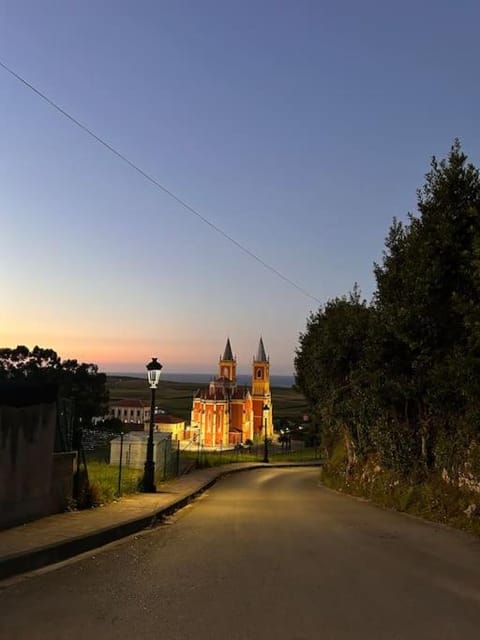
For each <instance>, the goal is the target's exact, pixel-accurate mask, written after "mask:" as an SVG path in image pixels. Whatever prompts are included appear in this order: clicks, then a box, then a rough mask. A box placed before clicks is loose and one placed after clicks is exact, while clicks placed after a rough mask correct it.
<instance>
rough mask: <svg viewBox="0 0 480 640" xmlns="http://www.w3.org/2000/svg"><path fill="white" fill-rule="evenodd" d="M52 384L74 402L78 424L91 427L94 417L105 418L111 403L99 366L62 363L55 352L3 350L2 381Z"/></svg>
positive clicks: (0, 361) (0, 362) (19, 348)
mask: <svg viewBox="0 0 480 640" xmlns="http://www.w3.org/2000/svg"><path fill="white" fill-rule="evenodd" d="M1 380H4V381H17V382H20V381H26V382H33V383H36V382H51V383H55V384H57V385H58V387H59V394H60V396H62V397H64V398H72V399H73V400H74V414H75V418H76V420H77V421H81V422H82V423H83V424H90V422H91V420H92V418H93V417H94V416H99V415H102V416H103V415H105V414H106V409H107V404H108V392H107V389H106V382H107V376H106V375H105V374H104V373H99V371H98V367H97V365H96V364H87V363H84V362H83V363H79V362H78V361H77V360H61V358H60V357H59V356H58V355H57V353H56V352H55V351H54V350H53V349H44V348H41V347H38V346H36V347H34V348H33V349H32V350H31V351H30V350H29V349H28V347H25V346H23V345H19V346H17V347H15V348H14V349H9V348H3V349H0V381H1Z"/></svg>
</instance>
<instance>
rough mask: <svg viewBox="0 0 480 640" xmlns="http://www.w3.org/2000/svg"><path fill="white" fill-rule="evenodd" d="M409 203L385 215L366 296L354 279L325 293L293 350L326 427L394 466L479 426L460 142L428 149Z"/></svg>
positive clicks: (478, 296) (479, 186)
mask: <svg viewBox="0 0 480 640" xmlns="http://www.w3.org/2000/svg"><path fill="white" fill-rule="evenodd" d="M417 209H418V211H417V213H416V214H415V215H412V214H409V216H408V219H407V222H406V223H402V222H399V221H397V220H395V219H394V220H393V223H392V226H391V228H390V230H389V233H388V235H387V238H386V241H385V250H384V254H383V259H382V261H381V263H380V264H376V265H374V274H375V278H376V285H377V286H376V290H375V293H374V296H373V300H372V302H371V303H370V304H367V303H366V302H362V301H360V296H359V292H358V290H357V289H355V290H354V292H353V293H352V294H350V295H349V296H347V297H342V298H337V299H335V300H331V301H329V302H327V303H326V304H325V305H324V306H323V307H322V308H320V309H319V311H318V312H317V314H315V315H312V316H311V317H310V318H309V319H308V320H307V327H306V331H305V332H304V333H302V334H301V336H300V341H299V347H298V349H297V355H296V359H295V367H296V377H297V384H298V386H299V387H300V389H301V390H302V391H303V393H304V394H305V395H306V397H307V399H308V400H309V401H310V403H311V404H312V406H313V407H314V408H316V411H317V415H318V418H319V420H321V422H322V424H323V425H324V426H325V432H328V431H330V432H332V430H333V432H334V433H336V434H337V436H338V435H339V434H340V433H342V434H344V435H345V434H346V435H347V436H348V441H349V446H350V449H351V451H350V453H351V455H352V456H353V457H354V456H355V455H357V454H358V453H361V454H364V453H365V454H367V453H374V454H375V455H378V456H379V457H380V458H381V459H382V460H383V462H384V463H385V464H388V465H390V466H392V467H396V468H399V469H401V470H404V471H408V470H411V469H412V468H413V467H415V466H416V465H418V464H421V465H425V466H427V467H429V466H435V465H441V464H444V463H445V459H446V457H448V459H449V461H450V462H452V460H453V458H455V455H454V453H455V452H454V451H453V449H454V448H455V450H456V451H457V452H458V450H459V443H461V446H462V447H468V446H470V444H471V442H472V439H474V440H475V439H477V438H478V437H479V435H480V434H479V426H478V425H479V424H480V421H479V418H480V405H479V398H480V376H479V374H480V349H479V346H480V305H479V302H480V178H479V172H478V170H477V169H476V168H475V167H474V166H473V165H472V164H470V163H468V161H467V157H466V155H465V154H464V153H463V151H462V149H461V146H460V143H459V142H458V141H455V143H454V144H453V146H452V148H451V150H450V153H449V155H448V157H447V158H446V159H445V160H442V161H437V159H436V158H433V160H432V163H431V166H430V171H429V172H428V173H427V175H426V178H425V184H424V185H423V187H422V188H421V189H419V190H418V200H417ZM453 442H455V446H453V444H452V446H450V443H453ZM460 448H461V447H460ZM452 456H453V458H452ZM457 457H458V459H460V457H459V456H457Z"/></svg>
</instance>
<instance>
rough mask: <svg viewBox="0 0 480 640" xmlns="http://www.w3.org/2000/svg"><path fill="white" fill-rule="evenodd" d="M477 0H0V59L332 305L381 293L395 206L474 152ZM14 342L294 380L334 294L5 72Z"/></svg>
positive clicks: (0, 314) (4, 166) (5, 279)
mask: <svg viewBox="0 0 480 640" xmlns="http://www.w3.org/2000/svg"><path fill="white" fill-rule="evenodd" d="M479 24H480V3H479V2H478V1H477V0H475V1H474V0H472V1H465V0H459V1H457V2H451V1H450V0H449V1H441V0H440V1H439V0H436V1H435V2H433V1H431V0H426V1H422V0H416V1H415V2H414V1H411V0H404V1H402V2H400V1H397V2H390V1H388V0H378V1H372V0H363V1H362V2H358V1H354V0H349V1H347V0H345V1H342V0H336V1H333V0H331V1H329V2H323V1H321V0H317V1H306V0H290V1H287V2H285V1H273V0H268V1H267V0H256V1H255V2H254V1H251V0H247V1H242V2H238V1H237V2H233V1H230V0H216V1H211V0H204V1H198V0H189V1H181V0H180V1H179V0H171V1H169V2H163V1H161V0H158V1H143V0H138V1H134V0H130V1H118V0H115V1H114V0H108V1H98V0H96V1H92V0H83V1H73V0H64V1H60V0H58V1H55V2H53V1H51V0H44V1H42V2H38V1H37V0H29V1H24V0H0V60H1V61H2V62H4V63H5V64H7V65H8V66H10V67H11V68H13V69H14V70H15V71H16V72H17V73H19V74H20V75H21V76H23V77H24V78H25V79H26V80H27V81H29V82H30V83H32V84H33V85H34V86H36V87H37V88H38V89H40V90H41V91H43V92H44V93H45V94H47V95H48V96H49V97H50V98H51V99H52V100H54V101H55V102H57V103H58V104H59V105H60V106H61V107H62V108H63V109H65V110H66V111H68V112H69V113H71V114H72V115H73V116H74V117H75V118H77V119H78V120H80V121H81V122H82V123H84V124H85V125H87V126H88V127H89V128H90V129H92V130H93V131H94V132H95V133H96V134H98V135H100V136H101V137H103V138H104V139H105V140H106V141H107V142H108V143H110V144H112V145H113V146H115V147H116V148H118V149H119V150H120V151H121V152H122V153H123V154H125V155H126V156H128V157H129V158H130V159H131V160H132V161H134V162H135V163H137V164H138V165H139V166H140V167H142V168H143V169H144V170H145V171H147V172H148V173H150V174H152V175H153V176H155V178H157V179H158V180H159V181H160V182H161V183H162V184H163V185H165V187H167V188H168V189H170V190H171V191H173V192H174V193H175V194H177V195H178V196H179V197H180V198H182V199H183V200H185V201H186V202H188V203H189V204H190V205H192V206H193V207H195V208H196V209H198V210H199V212H200V213H201V214H202V215H204V216H206V217H207V218H208V219H210V220H211V221H212V222H213V223H214V224H215V225H217V226H219V227H221V228H222V229H223V230H224V231H225V232H226V233H227V234H229V235H230V236H232V237H234V238H235V239H236V240H237V241H238V242H239V243H241V244H243V245H245V246H246V247H247V248H248V249H249V250H251V251H253V252H254V253H256V254H258V255H259V256H260V257H261V258H262V259H263V260H265V261H267V262H268V263H270V264H271V265H273V266H274V267H275V268H277V269H279V270H280V271H281V272H282V273H284V274H285V275H287V276H288V277H289V278H291V279H292V280H294V281H295V282H297V283H298V284H299V285H301V286H302V287H303V288H305V289H306V290H308V291H309V292H310V293H311V294H312V295H313V296H315V297H316V298H318V299H319V300H321V301H326V300H327V299H328V298H330V297H335V296H337V295H342V294H344V293H346V292H348V291H349V290H350V289H351V288H352V286H353V284H354V282H355V281H357V282H358V283H359V286H360V287H361V289H362V292H363V294H364V295H365V297H366V298H367V299H368V298H370V296H371V294H372V291H373V287H374V281H373V276H372V263H373V261H374V260H379V259H380V258H381V254H382V249H383V243H384V238H385V235H386V233H387V231H388V227H389V225H390V223H391V220H392V217H393V216H397V217H398V218H401V219H403V218H405V216H406V213H407V212H408V211H409V210H414V208H415V202H416V195H415V192H416V189H417V187H419V186H420V185H421V184H422V183H423V176H424V174H425V173H426V172H427V171H428V168H429V162H430V158H431V156H432V155H434V154H435V155H437V156H439V157H444V156H445V155H446V154H447V153H448V150H449V148H450V146H451V144H452V141H453V139H454V138H455V137H456V136H458V137H459V138H460V139H461V141H462V143H463V147H464V150H465V152H466V153H467V154H468V155H469V157H470V159H471V160H472V162H473V163H474V164H476V165H477V166H478V165H480V126H479V116H478V113H479V104H480V83H479V81H478V79H479V68H478V67H479V60H480V55H479V54H480V44H479V43H480V40H479V37H478V28H479ZM0 109H1V111H0V113H1V117H0V148H1V154H0V222H1V227H0V238H1V244H2V259H1V261H0V265H1V266H0V291H1V294H2V304H1V305H0V346H10V347H11V346H15V345H17V344H26V345H28V346H30V347H33V346H34V345H35V344H40V345H41V346H45V347H47V346H48V347H52V348H54V349H55V350H56V351H57V352H58V353H59V354H60V355H61V356H62V357H64V358H66V357H73V358H78V359H79V360H83V361H89V362H96V363H98V364H99V365H100V366H101V368H102V369H105V370H107V371H136V370H142V369H143V367H144V365H145V363H146V362H147V361H148V360H149V359H150V358H151V356H152V355H155V356H158V357H159V359H160V361H161V362H162V363H163V364H164V367H165V369H164V370H165V372H179V371H183V372H187V371H196V372H203V371H207V372H209V371H212V370H214V369H215V366H216V362H217V359H218V356H219V354H220V352H221V351H222V350H223V347H224V345H225V340H226V337H227V336H230V339H231V342H232V347H233V350H234V352H235V353H236V354H237V356H238V364H239V370H240V371H241V372H242V371H243V372H248V371H249V367H250V363H251V358H252V355H253V353H254V352H255V351H256V347H257V344H258V339H259V336H260V334H261V335H263V339H264V342H265V346H266V349H267V352H269V354H270V360H271V369H272V372H274V373H278V374H280V373H292V371H293V357H294V349H295V346H296V345H297V342H298V334H299V332H300V331H302V330H303V329H304V327H305V321H306V317H307V316H308V314H309V313H310V312H311V311H315V310H316V309H317V308H318V303H317V302H315V300H313V299H311V298H308V297H307V296H305V295H303V294H302V293H300V292H299V291H297V290H296V289H294V288H293V287H291V286H289V285H288V284H287V283H285V282H284V281H282V280H281V279H279V278H278V277H276V276H275V275H274V274H272V273H271V272H269V271H267V270H265V269H264V268H263V267H262V266H261V265H259V264H258V263H257V262H255V261H254V260H252V259H251V258H249V257H248V256H246V255H245V254H243V253H242V252H240V251H239V250H238V249H236V248H235V247H234V246H233V245H232V244H230V243H229V242H228V241H226V240H225V239H224V238H222V237H221V236H220V235H218V234H216V233H215V232H214V231H212V229H211V228H209V227H208V226H206V225H205V224H204V223H202V222H201V221H200V220H199V219H198V218H196V217H195V216H193V215H192V214H190V213H188V212H187V211H186V210H185V209H184V208H182V207H181V206H180V205H179V204H178V203H176V202H175V201H174V200H172V199H171V198H169V197H168V196H167V195H166V194H165V193H162V192H161V191H160V190H159V189H157V188H156V187H154V186H153V185H152V184H149V183H148V182H147V181H146V180H145V179H143V178H142V177H141V176H140V175H138V174H137V173H135V172H134V171H133V170H132V169H131V168H129V167H128V166H127V165H125V164H123V163H122V162H121V161H120V160H119V159H118V158H116V157H114V156H113V155H112V154H111V153H110V152H108V151H107V150H106V149H105V148H104V147H102V146H101V145H99V144H98V143H97V142H95V141H94V140H93V139H92V138H89V137H88V136H87V135H86V134H85V133H84V132H83V131H81V130H80V129H78V128H76V127H75V126H74V125H73V124H72V123H71V122H69V121H68V120H67V119H65V118H64V117H62V116H61V115H60V114H58V112H56V111H55V110H53V109H52V108H51V107H49V106H48V105H47V104H46V103H45V102H43V101H42V100H41V99H40V98H39V97H38V96H36V95H35V94H34V93H33V92H32V91H30V90H29V89H27V88H26V87H25V86H24V85H22V84H21V83H19V82H18V81H17V80H15V79H14V78H13V77H12V76H11V75H9V74H8V73H7V72H6V71H4V70H3V69H0Z"/></svg>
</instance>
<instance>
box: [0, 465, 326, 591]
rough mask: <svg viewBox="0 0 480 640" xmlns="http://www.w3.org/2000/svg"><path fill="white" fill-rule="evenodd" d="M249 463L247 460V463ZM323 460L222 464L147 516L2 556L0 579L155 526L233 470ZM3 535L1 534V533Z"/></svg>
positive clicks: (234, 471)
mask: <svg viewBox="0 0 480 640" xmlns="http://www.w3.org/2000/svg"><path fill="white" fill-rule="evenodd" d="M247 464H248V463H247ZM321 464H322V463H321V461H318V462H307V463H305V462H300V463H295V462H294V463H286V462H285V463H271V464H267V463H261V464H255V463H252V466H248V467H244V468H241V467H240V468H237V469H222V468H221V467H219V473H218V474H217V475H216V476H215V477H213V478H210V479H209V480H207V481H206V482H205V483H204V484H200V486H199V487H198V488H197V489H195V490H194V491H192V492H191V493H188V494H185V495H183V496H181V497H179V498H174V499H173V500H172V501H171V502H170V503H168V504H166V505H164V506H163V507H161V508H160V509H156V510H155V511H152V512H150V513H148V514H147V515H145V516H141V517H139V518H134V519H132V520H126V521H125V522H123V523H121V524H116V525H114V526H112V527H105V528H103V529H99V530H97V531H94V532H91V533H87V534H84V535H82V536H78V537H75V538H70V539H69V540H65V541H63V542H60V543H56V544H50V545H45V546H43V547H38V548H37V549H32V550H30V551H27V552H26V553H16V554H14V555H10V556H4V557H3V558H0V580H4V579H6V578H11V577H12V576H15V575H18V574H21V573H26V572H30V571H35V570H36V569H41V568H42V567H45V566H47V565H50V564H56V563H58V562H63V561H64V560H68V559H69V558H72V557H74V556H77V555H79V554H81V553H85V552H86V551H91V550H92V549H96V548H98V547H102V546H104V545H106V544H109V543H111V542H115V541H116V540H120V539H121V538H125V537H127V536H130V535H132V534H134V533H138V532H139V531H142V529H146V528H148V527H151V526H153V525H154V524H155V523H156V522H157V521H158V520H159V519H160V518H163V517H165V516H168V515H171V514H172V513H174V512H175V511H178V509H181V508H182V507H184V506H186V505H187V504H188V503H189V502H191V501H192V500H193V499H195V498H196V497H197V496H198V495H200V494H201V493H203V492H204V491H206V490H207V489H209V488H210V487H211V486H213V485H214V484H215V483H216V482H217V481H218V480H220V479H221V478H224V477H226V476H229V475H231V474H233V473H240V472H245V471H253V470H255V469H271V468H277V469H278V468H286V467H318V466H321ZM0 535H1V533H0Z"/></svg>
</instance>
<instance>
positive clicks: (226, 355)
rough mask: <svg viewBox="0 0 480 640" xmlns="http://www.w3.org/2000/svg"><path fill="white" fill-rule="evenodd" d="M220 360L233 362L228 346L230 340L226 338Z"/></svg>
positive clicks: (229, 345) (230, 346) (229, 346)
mask: <svg viewBox="0 0 480 640" xmlns="http://www.w3.org/2000/svg"><path fill="white" fill-rule="evenodd" d="M222 360H232V361H233V353H232V345H231V344H230V338H227V344H226V345H225V351H224V352H223V358H222Z"/></svg>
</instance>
